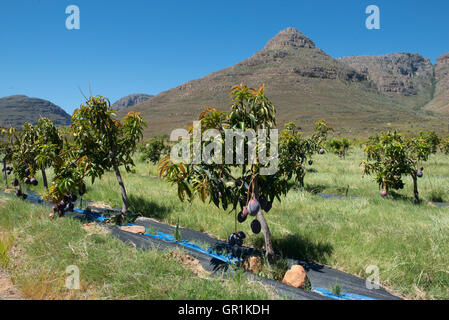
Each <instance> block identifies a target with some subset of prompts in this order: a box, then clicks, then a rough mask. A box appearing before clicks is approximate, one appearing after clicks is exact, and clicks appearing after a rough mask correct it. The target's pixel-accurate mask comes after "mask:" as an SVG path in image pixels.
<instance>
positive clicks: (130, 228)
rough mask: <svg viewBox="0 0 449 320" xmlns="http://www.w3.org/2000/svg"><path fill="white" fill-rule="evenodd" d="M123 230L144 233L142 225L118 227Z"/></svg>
mask: <svg viewBox="0 0 449 320" xmlns="http://www.w3.org/2000/svg"><path fill="white" fill-rule="evenodd" d="M120 229H122V230H123V231H126V232H131V233H136V234H144V233H145V227H143V226H124V227H120Z"/></svg>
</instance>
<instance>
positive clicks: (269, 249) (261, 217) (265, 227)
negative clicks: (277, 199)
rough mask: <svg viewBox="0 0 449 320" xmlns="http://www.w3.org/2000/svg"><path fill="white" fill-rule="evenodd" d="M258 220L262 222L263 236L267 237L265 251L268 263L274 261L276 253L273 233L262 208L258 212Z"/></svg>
mask: <svg viewBox="0 0 449 320" xmlns="http://www.w3.org/2000/svg"><path fill="white" fill-rule="evenodd" d="M257 220H259V222H260V226H261V227H262V232H263V236H264V238H265V251H266V255H267V260H268V263H270V264H271V263H274V261H275V255H274V249H273V243H272V241H271V233H270V228H269V227H268V224H267V221H266V220H265V217H264V215H263V213H262V210H259V212H258V213H257Z"/></svg>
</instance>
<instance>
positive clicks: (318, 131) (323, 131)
mask: <svg viewBox="0 0 449 320" xmlns="http://www.w3.org/2000/svg"><path fill="white" fill-rule="evenodd" d="M331 130H332V128H331V127H330V126H329V125H327V123H326V122H325V121H323V120H320V121H318V122H317V123H316V124H315V130H314V133H313V135H312V136H311V137H309V138H305V137H304V135H303V133H302V132H300V131H299V130H298V129H297V127H296V124H295V123H294V122H288V123H287V124H285V126H284V130H283V131H282V132H281V135H280V138H279V155H280V164H279V167H280V168H281V171H282V172H283V173H285V174H286V175H287V177H288V179H291V178H292V177H294V178H295V180H296V181H297V182H298V183H299V185H300V187H301V188H304V177H305V174H306V164H309V165H312V164H313V160H312V159H311V158H312V155H313V154H315V153H317V152H320V151H321V153H322V152H323V151H324V149H323V143H324V141H325V140H326V138H327V134H328V132H329V131H331Z"/></svg>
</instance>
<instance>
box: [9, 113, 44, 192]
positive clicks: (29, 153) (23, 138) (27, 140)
mask: <svg viewBox="0 0 449 320" xmlns="http://www.w3.org/2000/svg"><path fill="white" fill-rule="evenodd" d="M39 149H40V145H39V133H38V131H37V128H36V127H35V126H33V125H32V124H30V123H28V122H25V123H24V124H23V128H22V131H20V133H19V134H18V135H17V139H16V142H15V150H14V153H13V155H12V163H13V166H14V176H15V178H16V179H15V182H18V187H19V190H18V191H17V195H18V196H23V197H26V196H25V195H23V194H22V184H26V185H34V186H37V185H38V181H37V179H36V178H35V175H36V171H37V169H38V168H37V166H36V157H37V155H38V154H39ZM14 184H17V183H14Z"/></svg>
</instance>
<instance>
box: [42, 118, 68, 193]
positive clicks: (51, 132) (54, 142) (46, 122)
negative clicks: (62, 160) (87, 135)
mask: <svg viewBox="0 0 449 320" xmlns="http://www.w3.org/2000/svg"><path fill="white" fill-rule="evenodd" d="M36 130H37V135H38V137H37V141H36V143H37V145H38V154H37V155H36V165H37V166H38V167H39V168H40V170H41V173H42V182H43V185H44V189H45V191H46V192H47V191H48V180H47V173H46V171H45V170H46V168H48V167H50V166H52V165H53V161H52V160H54V159H56V155H57V154H59V153H60V152H61V150H62V145H63V140H62V138H61V135H60V133H59V130H58V128H57V127H56V125H55V124H54V123H53V121H51V120H50V119H48V118H44V117H40V118H39V119H38V120H37V125H36Z"/></svg>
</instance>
